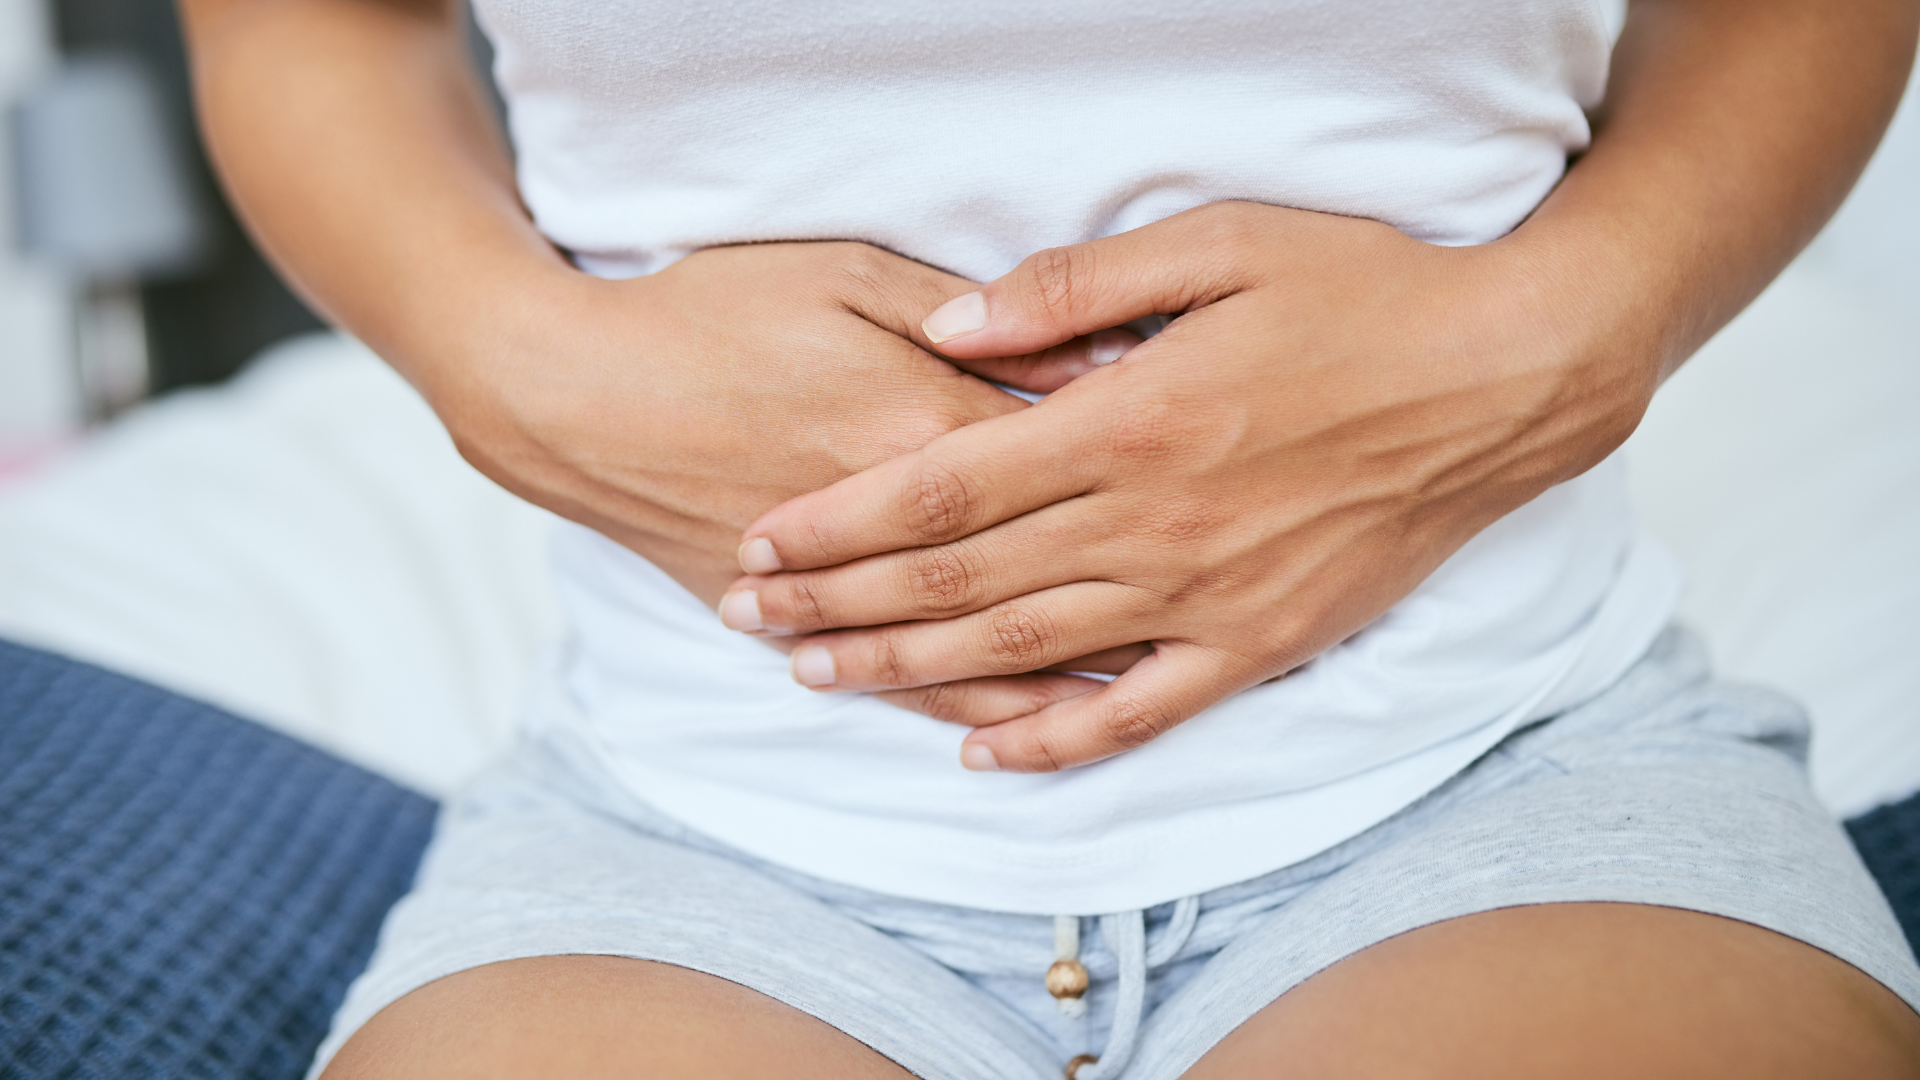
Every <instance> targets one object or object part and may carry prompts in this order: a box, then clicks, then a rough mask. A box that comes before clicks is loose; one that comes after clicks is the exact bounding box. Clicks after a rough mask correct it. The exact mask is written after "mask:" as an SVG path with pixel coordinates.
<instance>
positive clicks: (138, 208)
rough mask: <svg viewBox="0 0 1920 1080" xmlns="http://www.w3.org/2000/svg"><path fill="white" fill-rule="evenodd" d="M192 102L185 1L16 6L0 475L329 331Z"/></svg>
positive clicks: (7, 34) (7, 53)
mask: <svg viewBox="0 0 1920 1080" xmlns="http://www.w3.org/2000/svg"><path fill="white" fill-rule="evenodd" d="M469 38H470V40H471V41H472V43H473V46H474V49H475V56H476V61H477V62H478V63H479V64H480V65H481V67H482V70H485V69H486V65H487V64H488V63H489V61H490V57H489V55H488V52H487V48H486V44H485V40H484V39H483V38H482V37H480V35H479V34H478V33H477V32H476V33H471V34H470V35H469ZM189 95H190V90H189V86H188V76H187V63H186V55H185V52H184V50H183V48H182V44H181V38H180V31H179V24H178V21H177V19H176V17H175V14H174V10H173V4H172V3H171V0H0V109H3V110H4V113H5V129H6V131H5V134H6V138H5V140H4V142H3V143H0V239H3V240H4V245H3V250H0V475H4V474H6V473H8V472H17V471H19V470H20V469H22V468H25V467H27V466H28V465H30V464H31V463H32V462H34V461H36V460H40V459H42V458H44V456H45V455H46V454H47V453H48V452H50V451H51V450H54V449H57V448H58V447H60V446H63V445H65V444H67V443H68V442H69V441H70V440H71V439H72V437H73V436H74V435H75V434H76V433H77V432H78V431H80V430H82V429H83V428H84V427H85V426H86V425H87V424H89V423H93V422H98V421H100V420H103V419H106V418H107V417H110V416H112V415H114V414H115V413H117V412H119V411H121V410H123V409H125V408H126V407H127V406H129V405H131V404H133V403H135V402H137V401H140V400H142V399H144V398H147V397H149V396H153V395H160V394H165V393H167V392H169V391H172V390H177V389H179V388H182V387H187V386H195V385H206V384H211V383H217V382H220V381H222V380H224V379H226V378H228V377H230V376H231V375H233V373H234V372H236V371H238V370H239V369H240V368H241V367H242V366H243V365H245V364H246V362H247V361H248V360H249V359H251V358H252V357H254V356H255V355H257V354H258V353H259V352H260V351H261V350H262V349H263V348H265V347H266V346H268V345H271V344H273V343H275V342H278V341H282V340H285V339H287V338H289V337H292V336H294V335H298V334H302V333H308V332H312V331H315V330H319V329H320V328H321V323H320V320H319V319H318V318H316V317H315V316H314V315H313V313H312V312H310V311H308V310H307V308H306V306H305V305H304V304H302V303H301V302H300V300H299V299H297V298H296V297H295V296H294V295H293V293H292V292H291V291H290V290H289V289H288V288H287V287H286V286H285V285H284V284H283V283H282V282H281V281H280V279H279V277H278V276H277V275H276V274H275V273H274V271H273V270H272V269H271V268H270V267H269V266H268V265H267V263H266V261H265V260H264V259H262V258H261V256H260V254H259V252H258V251H257V250H255V248H254V247H253V245H252V243H251V242H250V241H249V240H248V238H247V236H246V234H245V233H244V231H242V229H241V228H240V227H239V225H238V223H237V222H236V221H235V218H234V215H233V212H232V210H231V209H230V208H229V207H228V205H227V203H226V200H225V199H224V198H223V197H222V196H221V194H220V190H219V187H218V185H217V184H216V183H215V182H214V179H213V175H212V172H211V170H210V168H209V166H208V163H207V159H206V155H205V153H204V150H203V148H202V147H201V145H200V141H199V138H198V135H197V133H196V131H195V129H194V125H193V122H192V103H191V100H190V96H189Z"/></svg>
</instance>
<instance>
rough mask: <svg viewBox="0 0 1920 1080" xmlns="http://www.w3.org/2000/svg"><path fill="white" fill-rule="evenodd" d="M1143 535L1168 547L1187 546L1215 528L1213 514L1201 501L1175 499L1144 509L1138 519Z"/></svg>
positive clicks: (1139, 528) (1138, 525)
mask: <svg viewBox="0 0 1920 1080" xmlns="http://www.w3.org/2000/svg"><path fill="white" fill-rule="evenodd" d="M1136 522H1137V528H1138V530H1139V532H1140V535H1141V536H1142V537H1144V538H1146V539H1147V540H1149V541H1151V542H1155V543H1158V544H1161V545H1164V546H1167V547H1176V548H1184V547H1186V546H1188V545H1190V544H1192V543H1193V542H1194V541H1195V540H1198V539H1200V538H1201V537H1203V536H1206V535H1208V534H1209V533H1211V532H1213V531H1214V530H1215V525H1216V523H1215V520H1214V515H1213V514H1212V513H1211V512H1209V511H1208V510H1207V508H1206V507H1204V506H1202V505H1200V504H1198V503H1187V502H1180V503H1173V504H1170V505H1167V506H1160V507H1155V508H1152V509H1149V510H1145V511H1143V512H1142V513H1141V514H1140V516H1139V517H1138V518H1137V519H1136Z"/></svg>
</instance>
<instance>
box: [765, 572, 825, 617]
mask: <svg viewBox="0 0 1920 1080" xmlns="http://www.w3.org/2000/svg"><path fill="white" fill-rule="evenodd" d="M786 585H787V589H786V594H787V595H786V596H785V597H784V598H783V599H775V600H774V602H775V603H777V604H779V606H780V607H782V608H784V609H785V612H784V614H785V615H786V625H787V626H788V627H789V628H791V629H795V630H810V629H814V628H816V627H823V626H826V625H827V612H826V605H825V604H824V603H823V601H822V599H821V596H820V590H819V586H818V584H817V583H816V582H815V581H814V580H813V578H812V576H811V575H808V574H796V575H794V576H793V577H791V578H789V579H788V580H787V582H786ZM775 597H776V598H777V597H778V594H777V593H776V594H775ZM770 606H771V605H770Z"/></svg>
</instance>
